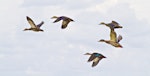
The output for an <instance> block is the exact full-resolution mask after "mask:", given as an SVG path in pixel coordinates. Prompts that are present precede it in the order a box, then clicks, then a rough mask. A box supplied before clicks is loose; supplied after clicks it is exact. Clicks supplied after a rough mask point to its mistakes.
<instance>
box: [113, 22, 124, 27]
mask: <svg viewBox="0 0 150 76" xmlns="http://www.w3.org/2000/svg"><path fill="white" fill-rule="evenodd" d="M111 23H112V24H113V25H114V28H122V26H120V24H119V23H117V22H116V21H112V22H111Z"/></svg>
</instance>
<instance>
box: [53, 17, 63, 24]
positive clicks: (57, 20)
mask: <svg viewBox="0 0 150 76" xmlns="http://www.w3.org/2000/svg"><path fill="white" fill-rule="evenodd" d="M60 20H62V18H61V17H58V18H57V19H56V20H55V21H54V22H53V23H55V22H59V21H60Z"/></svg>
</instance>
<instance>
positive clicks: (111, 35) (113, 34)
mask: <svg viewBox="0 0 150 76" xmlns="http://www.w3.org/2000/svg"><path fill="white" fill-rule="evenodd" d="M116 36H117V35H116V32H115V30H114V29H111V31H110V40H111V41H114V42H116V41H117V37H116Z"/></svg>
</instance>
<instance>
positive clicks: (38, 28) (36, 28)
mask: <svg viewBox="0 0 150 76" xmlns="http://www.w3.org/2000/svg"><path fill="white" fill-rule="evenodd" d="M26 18H27V21H28V23H29V24H30V26H31V27H30V28H25V29H24V31H27V30H32V31H35V32H39V31H42V32H43V31H44V30H42V29H40V27H41V26H42V25H43V24H44V22H43V21H42V22H41V23H40V24H38V25H36V24H35V23H34V21H33V20H32V19H31V18H30V17H28V16H26Z"/></svg>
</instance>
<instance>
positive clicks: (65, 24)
mask: <svg viewBox="0 0 150 76" xmlns="http://www.w3.org/2000/svg"><path fill="white" fill-rule="evenodd" d="M51 19H56V20H55V21H54V22H53V23H56V22H59V21H60V20H63V22H62V26H61V28H62V29H65V28H66V27H67V26H68V24H69V23H70V22H74V20H73V19H71V18H69V17H66V16H60V17H57V16H53V17H52V18H51Z"/></svg>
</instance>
